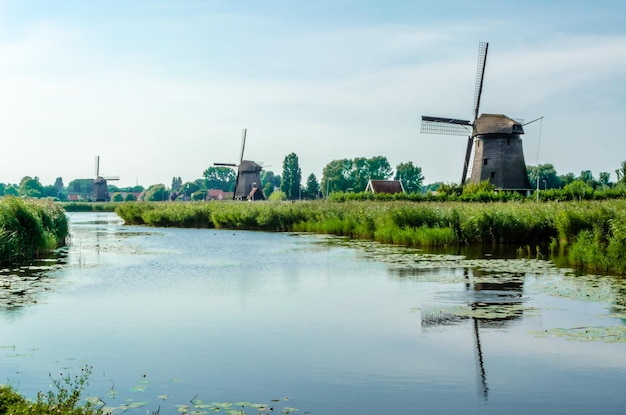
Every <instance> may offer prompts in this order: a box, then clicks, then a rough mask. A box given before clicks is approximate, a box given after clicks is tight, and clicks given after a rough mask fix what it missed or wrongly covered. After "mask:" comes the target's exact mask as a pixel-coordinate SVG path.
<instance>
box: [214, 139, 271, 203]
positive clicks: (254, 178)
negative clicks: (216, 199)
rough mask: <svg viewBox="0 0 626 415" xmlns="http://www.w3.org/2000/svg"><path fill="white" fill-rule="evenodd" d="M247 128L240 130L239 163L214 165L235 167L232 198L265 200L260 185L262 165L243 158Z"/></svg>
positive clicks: (217, 164)
mask: <svg viewBox="0 0 626 415" xmlns="http://www.w3.org/2000/svg"><path fill="white" fill-rule="evenodd" d="M246 134H247V129H245V128H244V129H243V131H242V144H241V158H240V161H239V164H234V163H214V165H216V166H228V167H237V182H236V184H235V193H234V194H233V199H234V200H250V201H254V200H265V196H264V195H263V190H262V189H263V188H262V186H261V171H262V170H263V166H261V165H260V164H258V163H256V162H254V161H251V160H244V159H243V154H244V150H245V148H246Z"/></svg>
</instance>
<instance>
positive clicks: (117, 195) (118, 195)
mask: <svg viewBox="0 0 626 415" xmlns="http://www.w3.org/2000/svg"><path fill="white" fill-rule="evenodd" d="M111 200H112V201H113V202H122V201H124V196H122V194H121V193H115V194H114V195H113V199H111Z"/></svg>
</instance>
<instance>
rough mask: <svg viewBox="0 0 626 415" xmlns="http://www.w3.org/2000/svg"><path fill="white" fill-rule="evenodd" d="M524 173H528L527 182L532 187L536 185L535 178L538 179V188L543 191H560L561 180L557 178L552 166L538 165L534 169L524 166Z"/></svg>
mask: <svg viewBox="0 0 626 415" xmlns="http://www.w3.org/2000/svg"><path fill="white" fill-rule="evenodd" d="M526 171H527V172H528V181H529V182H530V185H531V186H533V187H535V186H536V185H537V178H539V186H540V187H541V188H543V189H560V188H561V186H562V184H561V183H562V182H561V179H560V178H559V176H557V174H556V170H555V169H554V166H553V165H552V164H549V163H547V164H540V165H538V166H536V167H535V166H526ZM544 181H545V183H544Z"/></svg>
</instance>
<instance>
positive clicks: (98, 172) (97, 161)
mask: <svg viewBox="0 0 626 415" xmlns="http://www.w3.org/2000/svg"><path fill="white" fill-rule="evenodd" d="M98 176H100V156H96V177H98Z"/></svg>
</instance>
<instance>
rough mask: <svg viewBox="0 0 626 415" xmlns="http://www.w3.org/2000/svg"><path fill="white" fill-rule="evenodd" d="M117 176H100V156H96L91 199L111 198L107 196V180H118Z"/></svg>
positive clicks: (100, 200)
mask: <svg viewBox="0 0 626 415" xmlns="http://www.w3.org/2000/svg"><path fill="white" fill-rule="evenodd" d="M119 179H120V177H119V176H107V177H103V176H100V156H96V178H95V179H94V181H93V201H94V202H108V201H109V200H111V197H110V196H109V185H108V184H107V180H119Z"/></svg>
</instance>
